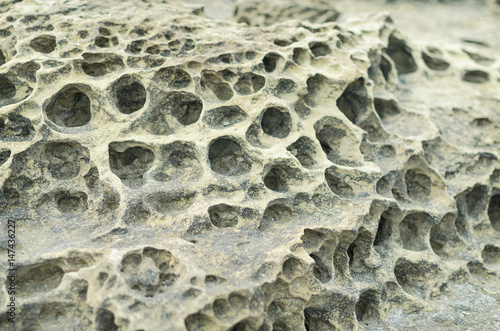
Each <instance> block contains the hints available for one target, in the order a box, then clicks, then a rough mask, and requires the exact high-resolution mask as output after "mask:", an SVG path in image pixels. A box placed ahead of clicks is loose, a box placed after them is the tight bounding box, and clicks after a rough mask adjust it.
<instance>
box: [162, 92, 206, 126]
mask: <svg viewBox="0 0 500 331" xmlns="http://www.w3.org/2000/svg"><path fill="white" fill-rule="evenodd" d="M164 104H165V105H166V106H167V109H168V110H169V111H170V112H171V114H172V116H174V117H175V118H176V119H177V121H179V123H181V124H182V125H191V124H193V123H195V122H197V121H198V119H199V118H200V114H201V111H202V109H203V102H202V101H201V99H200V98H199V97H197V96H196V95H194V94H192V93H189V92H170V93H168V94H167V95H166V96H165V100H164Z"/></svg>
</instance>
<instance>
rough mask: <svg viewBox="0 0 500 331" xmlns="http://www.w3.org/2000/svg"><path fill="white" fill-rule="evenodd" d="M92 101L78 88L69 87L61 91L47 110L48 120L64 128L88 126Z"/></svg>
mask: <svg viewBox="0 0 500 331" xmlns="http://www.w3.org/2000/svg"><path fill="white" fill-rule="evenodd" d="M90 106H91V104H90V99H89V97H88V96H87V94H85V93H84V92H82V90H81V89H80V88H78V87H76V86H67V87H65V88H63V89H62V90H60V91H59V92H58V93H57V94H56V95H55V96H54V97H53V98H52V100H51V101H50V102H49V104H48V106H47V108H46V114H47V118H48V119H49V120H50V121H52V122H53V123H55V124H57V125H59V126H63V127H69V128H72V127H79V126H83V125H85V124H87V123H88V122H89V121H90V118H91V112H90Z"/></svg>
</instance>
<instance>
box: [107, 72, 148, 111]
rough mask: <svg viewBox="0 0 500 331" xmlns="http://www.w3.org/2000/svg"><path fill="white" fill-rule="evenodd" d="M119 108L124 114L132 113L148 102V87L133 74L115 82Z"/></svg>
mask: <svg viewBox="0 0 500 331" xmlns="http://www.w3.org/2000/svg"><path fill="white" fill-rule="evenodd" d="M114 89H115V91H116V92H115V93H116V94H115V98H116V101H117V103H116V104H117V106H118V109H119V110H120V111H121V112H122V113H124V114H132V113H134V112H136V111H138V110H139V109H141V108H142V107H143V106H144V104H145V103H146V89H145V88H144V86H143V85H142V83H141V82H140V81H139V80H137V79H135V78H132V77H131V76H128V75H126V76H122V77H121V78H120V79H118V80H117V81H116V82H115V83H114Z"/></svg>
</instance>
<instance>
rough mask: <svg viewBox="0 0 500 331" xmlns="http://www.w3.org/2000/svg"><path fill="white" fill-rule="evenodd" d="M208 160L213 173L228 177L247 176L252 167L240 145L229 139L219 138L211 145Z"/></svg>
mask: <svg viewBox="0 0 500 331" xmlns="http://www.w3.org/2000/svg"><path fill="white" fill-rule="evenodd" d="M208 159H209V161H210V168H211V169H212V170H213V171H215V172H217V173H219V174H222V175H226V176H239V175H243V174H246V173H248V172H249V171H250V169H251V167H252V165H251V162H250V159H249V156H248V155H247V153H246V152H245V151H244V150H243V148H242V147H241V146H240V144H238V143H237V142H236V141H234V140H232V139H228V138H219V139H216V140H215V141H214V142H212V143H211V144H210V147H209V151H208Z"/></svg>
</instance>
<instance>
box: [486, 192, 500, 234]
mask: <svg viewBox="0 0 500 331" xmlns="http://www.w3.org/2000/svg"><path fill="white" fill-rule="evenodd" d="M488 217H489V218H490V222H491V226H492V227H493V229H495V230H496V231H500V194H495V195H493V196H492V197H491V199H490V203H489V205H488Z"/></svg>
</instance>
